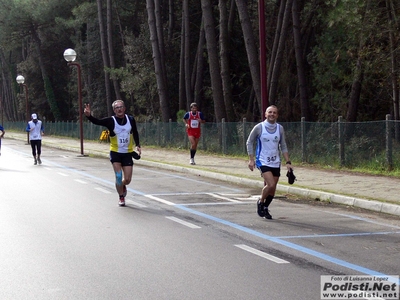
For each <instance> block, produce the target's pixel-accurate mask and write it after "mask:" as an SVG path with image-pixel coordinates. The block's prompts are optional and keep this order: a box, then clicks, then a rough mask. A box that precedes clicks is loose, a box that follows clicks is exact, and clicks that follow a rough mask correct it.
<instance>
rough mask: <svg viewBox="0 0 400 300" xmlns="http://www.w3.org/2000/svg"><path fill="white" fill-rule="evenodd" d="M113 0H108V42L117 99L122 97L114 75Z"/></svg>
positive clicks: (112, 78)
mask: <svg viewBox="0 0 400 300" xmlns="http://www.w3.org/2000/svg"><path fill="white" fill-rule="evenodd" d="M112 11H113V8H112V0H107V44H108V56H109V59H110V68H111V80H112V82H113V85H114V93H115V97H116V100H117V99H121V93H120V89H119V83H118V79H117V78H116V77H115V76H114V75H113V73H112V72H113V70H114V69H115V59H114V43H113V35H114V32H113V16H112Z"/></svg>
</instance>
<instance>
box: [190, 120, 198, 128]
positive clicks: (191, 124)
mask: <svg viewBox="0 0 400 300" xmlns="http://www.w3.org/2000/svg"><path fill="white" fill-rule="evenodd" d="M190 127H192V128H199V121H198V120H191V121H190Z"/></svg>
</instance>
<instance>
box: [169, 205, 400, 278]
mask: <svg viewBox="0 0 400 300" xmlns="http://www.w3.org/2000/svg"><path fill="white" fill-rule="evenodd" d="M175 207H178V208H179V209H181V210H184V211H187V212H189V213H191V214H194V215H197V216H199V217H203V218H205V219H208V220H212V221H214V222H217V223H220V224H224V225H226V226H229V227H232V228H235V229H237V230H240V231H242V232H245V233H248V234H251V235H254V236H257V237H259V238H262V239H264V240H268V241H271V242H274V243H276V244H279V245H282V246H286V247H288V248H291V249H294V250H296V251H299V252H302V253H305V254H308V255H311V256H314V257H316V258H319V259H322V260H325V261H327V262H330V263H334V264H336V265H339V266H342V267H345V268H348V269H351V270H354V271H357V272H360V273H363V274H367V275H377V276H384V277H388V278H389V281H390V282H393V283H396V284H400V280H398V279H396V278H394V277H390V276H389V275H386V274H383V273H381V272H378V271H375V270H372V269H368V268H364V267H362V266H359V265H355V264H352V263H349V262H347V261H344V260H341V259H338V258H335V257H333V256H330V255H327V254H324V253H321V252H318V251H315V250H312V249H309V248H306V247H303V246H300V245H297V244H294V243H291V242H288V241H285V240H283V239H281V238H276V237H272V236H269V235H266V234H263V233H261V232H258V231H255V230H253V229H250V228H247V227H244V226H241V225H239V224H236V223H232V222H230V221H226V220H223V219H220V218H217V217H214V216H210V215H207V214H205V213H202V212H199V211H196V210H194V209H191V208H188V207H185V206H184V205H177V206H175Z"/></svg>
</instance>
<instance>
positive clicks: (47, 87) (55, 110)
mask: <svg viewBox="0 0 400 300" xmlns="http://www.w3.org/2000/svg"><path fill="white" fill-rule="evenodd" d="M32 38H33V40H34V41H35V48H36V51H37V55H38V60H39V67H40V71H41V73H42V78H43V85H44V91H45V94H46V98H47V101H48V103H49V106H50V109H51V112H52V114H53V116H54V119H55V120H56V121H59V120H61V112H60V108H59V107H58V104H57V101H56V97H55V95H54V90H53V86H52V84H51V81H50V78H49V76H48V75H47V71H46V68H45V64H44V62H43V54H42V49H41V40H40V38H39V33H38V32H37V31H35V30H33V32H32ZM79 109H83V107H80V108H79ZM26 117H27V119H29V116H26Z"/></svg>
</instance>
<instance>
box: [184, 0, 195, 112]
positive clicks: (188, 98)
mask: <svg viewBox="0 0 400 300" xmlns="http://www.w3.org/2000/svg"><path fill="white" fill-rule="evenodd" d="M183 11H184V15H183V18H184V19H183V20H184V22H183V25H184V28H185V34H184V41H185V43H184V53H185V54H184V57H185V59H184V62H185V63H184V66H185V77H184V79H185V91H186V108H187V109H189V107H190V103H192V102H193V97H192V89H191V84H190V20H189V0H184V1H183Z"/></svg>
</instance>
